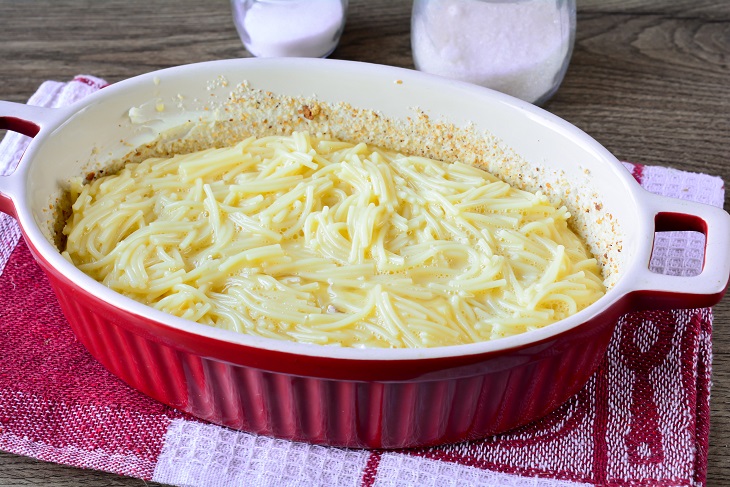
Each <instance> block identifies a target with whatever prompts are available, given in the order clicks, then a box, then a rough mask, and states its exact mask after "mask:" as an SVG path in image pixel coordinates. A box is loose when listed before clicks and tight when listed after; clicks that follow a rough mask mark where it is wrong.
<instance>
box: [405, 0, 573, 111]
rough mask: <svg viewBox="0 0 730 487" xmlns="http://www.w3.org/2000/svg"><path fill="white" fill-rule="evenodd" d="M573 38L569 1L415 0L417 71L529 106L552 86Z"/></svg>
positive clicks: (561, 72)
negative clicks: (471, 86)
mask: <svg viewBox="0 0 730 487" xmlns="http://www.w3.org/2000/svg"><path fill="white" fill-rule="evenodd" d="M574 42H575V0H511V1H510V0H414V2H413V12H412V16H411V47H412V49H413V61H414V63H415V65H416V69H419V70H420V71H425V72H428V73H433V74H437V75H440V76H445V77H448V78H453V79H458V80H461V81H467V82H470V83H475V84H478V85H481V86H486V87H487V88H492V89H495V90H497V91H501V92H503V93H507V94H508V95H512V96H515V97H517V98H521V99H523V100H525V101H528V102H530V103H535V104H538V105H539V104H542V103H544V102H545V101H547V100H548V99H549V98H550V97H551V96H552V95H553V94H554V93H555V91H557V89H558V86H560V83H561V82H562V81H563V77H564V76H565V72H566V70H567V69H568V64H569V62H570V56H571V54H572V52H573V44H574Z"/></svg>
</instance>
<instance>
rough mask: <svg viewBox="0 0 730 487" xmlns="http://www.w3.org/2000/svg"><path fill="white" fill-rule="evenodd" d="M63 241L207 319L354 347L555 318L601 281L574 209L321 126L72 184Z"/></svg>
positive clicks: (150, 298)
mask: <svg viewBox="0 0 730 487" xmlns="http://www.w3.org/2000/svg"><path fill="white" fill-rule="evenodd" d="M71 192H72V195H71V196H72V198H73V200H74V201H75V202H74V204H73V207H72V210H73V213H72V215H71V217H70V218H69V220H68V221H67V224H66V227H65V229H64V234H65V235H66V236H67V243H66V250H65V252H64V256H65V257H66V258H67V259H69V260H70V261H71V262H73V263H74V264H75V265H76V266H77V267H79V268H80V269H81V270H82V271H84V272H85V273H86V274H88V275H89V276H91V277H93V278H94V279H96V280H98V281H100V282H102V283H103V284H105V285H106V286H108V287H110V288H111V289H113V290H115V291H118V292H120V293H122V294H124V295H127V296H129V297H131V298H133V299H136V300H138V301H141V302H142V303H145V304H148V305H150V306H152V307H154V308H157V309H160V310H163V311H166V312H168V313H171V314H173V315H176V316H180V317H182V318H186V319H189V320H193V321H197V322H199V323H203V324H207V325H211V326H216V327H219V328H225V329H229V330H234V331H238V332H242V333H249V334H252V335H258V336H263V337H270V338H278V339H286V340H294V341H299V342H306V343H316V344H327V345H340V346H348V347H433V346H443V345H454V344H462V343H472V342H477V341H483V340H490V339H495V338H500V337H505V336H509V335H514V334H517V333H521V332H525V331H528V330H533V329H536V328H540V327H544V326H546V325H548V324H550V323H553V322H555V321H558V320H560V319H562V318H565V317H567V316H569V315H571V314H574V313H576V312H578V311H579V310H581V309H583V308H585V307H586V306H588V305H589V304H591V303H593V302H594V301H596V300H597V299H598V298H599V297H601V296H602V295H603V293H604V292H605V288H604V286H603V283H602V279H601V274H600V268H599V266H598V264H597V262H596V260H595V259H594V258H593V257H592V256H591V255H590V254H589V252H588V251H587V250H586V247H585V245H584V244H583V243H582V242H581V240H580V239H579V238H578V237H577V236H576V235H575V234H574V233H573V232H572V231H571V230H570V229H569V227H568V224H567V221H568V219H569V217H570V215H569V213H568V211H567V210H566V209H565V208H564V207H561V208H555V207H554V206H551V204H550V203H549V201H548V199H547V198H546V197H545V196H544V195H542V194H540V193H537V194H532V193H529V192H525V191H521V190H518V189H515V188H513V187H511V186H509V185H508V184H507V183H505V182H503V181H500V180H498V179H496V178H495V177H493V176H492V175H490V174H488V173H487V172H485V171H482V170H481V169H478V168H475V167H472V166H469V165H465V164H461V163H459V162H456V163H452V164H448V163H444V162H439V161H434V160H431V159H426V158H422V157H414V156H405V155H402V154H398V153H395V152H390V151H386V150H382V149H379V148H376V147H371V146H368V145H366V144H362V143H361V144H351V143H345V142H339V141H331V140H323V139H317V138H315V137H313V136H310V135H308V134H306V133H294V134H293V135H291V136H270V137H263V138H258V139H256V138H253V137H251V138H248V139H246V140H244V141H242V142H240V143H238V144H237V145H235V146H234V147H230V148H224V149H208V150H204V151H200V152H196V153H191V154H185V155H176V156H174V157H171V158H152V159H147V160H145V161H144V162H141V163H139V164H136V163H135V164H128V165H127V166H125V167H124V168H123V169H122V170H121V171H119V172H118V173H117V174H114V175H111V176H105V177H102V178H99V179H97V180H94V181H92V182H90V183H88V184H81V181H77V182H75V183H74V184H73V187H72V190H71Z"/></svg>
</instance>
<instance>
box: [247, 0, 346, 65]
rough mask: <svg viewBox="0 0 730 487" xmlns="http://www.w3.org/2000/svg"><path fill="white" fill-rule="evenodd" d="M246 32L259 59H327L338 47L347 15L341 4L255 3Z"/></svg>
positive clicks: (317, 0)
mask: <svg viewBox="0 0 730 487" xmlns="http://www.w3.org/2000/svg"><path fill="white" fill-rule="evenodd" d="M244 15H245V16H244V18H243V23H242V29H243V31H245V35H246V36H247V37H248V40H247V41H246V40H244V44H245V46H246V49H248V51H249V52H250V53H251V54H253V55H254V56H257V57H292V56H303V57H324V56H327V55H328V54H329V53H331V52H332V51H333V50H334V49H335V47H336V46H337V42H338V40H339V32H340V29H341V27H342V21H343V16H344V11H343V7H342V2H341V1H340V0H307V1H289V2H282V1H265V2H254V3H253V4H252V5H251V7H250V8H249V9H248V10H247V11H246V12H245V14H244Z"/></svg>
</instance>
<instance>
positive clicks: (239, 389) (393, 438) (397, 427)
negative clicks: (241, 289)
mask: <svg viewBox="0 0 730 487" xmlns="http://www.w3.org/2000/svg"><path fill="white" fill-rule="evenodd" d="M44 268H45V270H46V273H47V274H48V276H49V278H50V280H51V284H52V286H53V287H54V290H55V292H56V295H57V296H58V299H59V302H60V304H61V308H62V310H63V312H64V314H65V316H66V317H67V319H68V321H69V323H70V324H71V327H72V328H73V330H74V332H75V334H76V335H77V336H78V338H79V340H80V341H81V342H82V343H83V344H84V345H85V346H86V347H87V348H88V350H89V352H90V353H91V354H92V355H93V356H94V357H95V358H96V359H97V360H98V361H99V362H101V363H102V364H103V365H104V366H105V367H106V368H107V369H109V371H111V372H112V373H113V374H115V375H117V376H118V377H120V378H121V379H122V380H124V381H125V382H126V383H128V384H129V385H131V386H132V387H134V388H136V389H138V390H140V391H141V392H143V393H145V394H147V395H149V396H151V397H153V398H155V399H157V400H159V401H161V402H163V403H165V404H168V405H170V406H173V407H175V408H177V409H180V410H182V411H186V412H188V413H190V414H192V415H193V416H196V417H198V418H201V419H204V420H207V421H210V422H212V423H216V424H220V425H223V426H227V427H230V428H234V429H237V430H243V431H248V432H251V433H257V434H262V435H268V436H274V437H279V438H286V439H290V440H297V441H306V442H310V443H317V444H326V445H334V446H342V447H354V448H402V447H415V446H426V445H435V444H442V443H452V442H458V441H464V440H469V439H475V438H483V437H485V436H488V435H490V434H494V433H498V432H502V431H506V430H508V429H511V428H514V427H516V426H520V425H523V424H525V423H526V422H529V421H532V420H534V419H537V418H539V417H541V416H543V415H545V414H547V413H548V412H550V411H551V410H553V409H555V408H557V407H558V406H559V405H560V404H562V403H563V402H565V401H566V400H567V399H568V398H570V397H571V396H572V395H573V394H575V393H576V392H577V391H578V390H579V389H580V387H581V386H582V385H583V384H584V383H585V382H586V381H587V380H588V378H589V377H590V375H591V374H592V373H593V371H594V370H595V369H596V368H597V367H598V364H599V362H600V360H601V358H602V356H603V354H604V352H605V349H606V347H607V344H608V340H609V338H610V335H611V332H612V330H613V327H614V324H615V316H613V317H611V316H604V317H599V318H597V319H595V320H593V321H592V322H588V323H585V324H583V325H581V326H579V327H578V328H576V329H574V330H572V331H571V332H568V333H564V334H563V335H560V336H558V337H556V338H554V339H552V340H550V341H549V342H545V343H538V344H532V345H530V346H529V347H526V348H522V349H513V350H509V351H506V352H502V353H499V354H488V355H484V356H482V357H479V358H477V359H475V358H473V357H472V358H470V359H469V361H468V362H470V363H467V364H460V363H459V362H460V361H459V359H458V358H456V359H455V360H454V361H452V362H451V363H449V364H448V365H447V366H446V367H447V368H446V369H444V370H441V371H439V373H436V374H434V373H433V364H430V363H428V362H432V361H433V360H424V361H423V362H424V363H423V364H420V365H421V366H423V367H422V368H423V370H424V376H423V377H413V378H410V379H401V380H395V381H383V380H372V381H370V380H343V379H331V378H327V377H311V376H310V377H307V376H306V375H303V374H305V373H306V372H308V371H306V370H301V373H300V370H298V368H297V360H299V361H301V357H298V358H296V359H295V360H292V361H290V362H287V360H286V359H284V360H282V357H280V356H278V355H277V353H276V352H272V351H268V354H267V353H264V357H266V355H270V359H269V361H270V363H269V364H268V365H269V366H270V367H269V368H270V369H276V368H279V369H280V368H282V367H285V368H289V369H290V370H288V371H287V372H278V371H275V372H272V371H270V370H266V368H267V364H266V362H267V360H266V358H264V359H263V360H261V359H257V361H258V363H257V367H252V366H246V365H240V364H236V363H232V362H231V361H229V360H224V359H221V358H220V357H216V350H217V349H220V350H221V354H223V348H224V347H225V346H226V345H225V342H221V341H218V340H214V339H205V338H201V337H199V336H196V335H193V334H190V333H186V332H180V333H179V334H178V335H177V336H176V337H175V338H173V339H172V342H170V341H169V340H168V339H166V338H165V339H161V338H160V335H159V330H155V329H152V326H153V325H154V324H155V323H154V322H152V321H151V320H148V321H146V320H145V318H144V317H138V316H136V315H128V314H127V313H126V312H124V311H123V310H120V309H118V308H116V307H114V306H112V305H110V304H108V303H105V302H103V301H100V300H98V299H96V298H95V297H94V296H92V295H90V294H88V293H86V292H85V291H84V290H83V289H81V288H79V287H78V286H74V285H73V284H72V283H70V282H69V281H67V280H66V278H65V277H64V276H62V275H60V274H58V273H57V271H55V270H53V269H50V268H48V267H47V266H44ZM156 325H159V324H156ZM166 342H167V343H166ZM215 342H219V343H215ZM237 347H239V348H240V358H241V359H242V361H243V362H245V361H246V354H247V351H248V350H246V347H243V346H241V345H237ZM196 349H197V351H195V350H196ZM226 353H228V352H226ZM234 354H235V350H234ZM228 358H230V357H228ZM327 362H329V363H327ZM462 362H463V360H462ZM371 365H373V364H370V363H368V362H363V361H352V360H342V359H327V361H325V363H324V365H323V367H322V368H323V370H326V369H327V368H328V367H329V368H331V369H330V370H332V371H333V374H332V375H336V374H335V371H337V374H338V375H340V376H342V375H343V374H345V375H346V374H347V373H348V371H350V372H351V373H352V375H353V376H357V377H362V376H363V370H362V368H363V367H364V368H366V369H367V368H368V367H370V366H371ZM376 365H377V364H376ZM404 365H405V364H404ZM388 366H389V367H393V370H394V372H395V370H396V368H397V367H398V364H397V363H396V364H389V365H388ZM418 368H419V364H417V365H415V366H414V365H413V364H410V369H412V370H413V371H414V372H413V374H414V375H415V374H417V370H418ZM358 369H360V370H358ZM373 371H374V372H373V373H377V368H375V367H374V368H373ZM429 377H437V378H435V379H432V378H429Z"/></svg>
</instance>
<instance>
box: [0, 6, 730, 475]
mask: <svg viewBox="0 0 730 487" xmlns="http://www.w3.org/2000/svg"><path fill="white" fill-rule="evenodd" d="M410 6H411V2H409V1H403V0H401V1H390V0H371V1H367V0H352V1H351V2H350V9H349V13H348V17H347V27H346V29H345V32H344V34H343V36H342V40H341V42H340V45H339V47H338V48H337V50H336V51H335V52H334V53H333V55H332V57H334V58H338V59H350V60H357V61H364V62H374V63H382V64H390V65H395V66H401V67H406V68H412V67H413V61H412V58H411V51H410ZM578 13H579V15H578V29H577V36H576V47H575V51H574V55H573V58H572V61H571V65H570V68H569V70H568V73H567V76H566V78H565V81H564V83H563V85H562V86H561V88H560V90H559V91H558V93H557V94H556V96H555V97H554V98H553V99H552V100H551V101H549V102H548V103H547V104H546V106H545V108H546V109H547V110H549V111H551V112H553V113H555V114H557V115H559V116H561V117H563V118H565V119H567V120H568V121H570V122H572V123H574V124H575V125H577V126H578V127H580V128H582V129H583V130H585V131H586V132H588V133H589V134H591V135H592V136H593V137H595V138H596V139H597V140H598V141H599V142H601V143H602V144H604V145H605V146H606V147H607V148H608V149H609V150H611V151H612V152H613V153H614V154H615V155H616V156H617V157H619V158H621V159H626V160H632V161H637V162H642V163H645V164H659V165H664V166H671V167H676V168H678V169H683V170H688V171H702V172H707V173H710V174H714V175H718V176H721V177H722V178H723V179H725V180H726V181H728V180H730V160H729V157H728V155H727V154H728V148H730V116H729V114H730V2H718V1H715V0H580V1H578ZM246 56H248V54H247V53H246V52H245V50H244V49H243V46H242V45H241V43H240V41H239V39H238V37H237V34H236V32H235V29H234V28H233V23H232V21H231V15H230V5H229V3H228V2H225V1H216V2H205V1H203V2H201V1H193V0H175V1H173V0H164V1H155V2H150V1H146V2H143V1H141V0H112V1H104V2H98V1H94V0H61V1H51V0H38V1H34V2H18V1H12V0H0V60H1V61H2V64H1V65H2V69H0V99H4V100H12V101H19V102H23V101H25V100H26V99H27V98H28V97H29V96H30V95H31V94H32V93H33V92H34V91H35V89H36V88H37V87H38V85H40V83H41V82H42V81H44V80H46V79H57V80H67V79H70V78H71V77H73V76H74V75H76V74H79V73H89V74H94V75H97V76H101V77H104V78H106V79H107V80H108V81H110V82H114V81H118V80H121V79H124V78H128V77H131V76H135V75H137V74H141V73H144V72H148V71H151V70H155V69H159V68H164V67H168V66H174V65H177V64H183V63H189V62H199V61H206V60H213V59H225V58H237V57H246ZM0 135H2V134H1V133H0ZM726 201H727V199H726ZM714 313H715V330H714V352H715V356H714V364H713V382H714V385H713V395H712V402H711V408H712V416H711V436H710V453H709V461H708V485H711V486H714V485H730V451H728V444H729V443H730V408H729V407H728V402H730V327H729V326H728V323H730V300H729V299H725V300H723V302H721V303H720V304H719V305H718V306H716V307H715V309H714ZM0 485H49V486H67V485H88V486H102V485H114V486H116V485H136V486H139V485H144V483H143V482H142V481H140V480H136V479H129V478H124V477H118V476H114V475H110V474H105V473H101V472H94V471H84V470H78V469H73V468H69V467H61V466H57V465H52V464H48V463H44V462H38V461H35V460H31V459H28V458H24V457H18V456H16V455H11V454H5V453H2V454H0ZM148 485H152V484H150V483H148Z"/></svg>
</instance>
